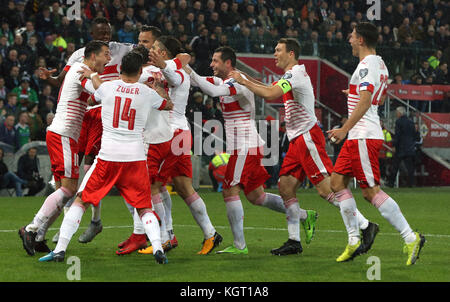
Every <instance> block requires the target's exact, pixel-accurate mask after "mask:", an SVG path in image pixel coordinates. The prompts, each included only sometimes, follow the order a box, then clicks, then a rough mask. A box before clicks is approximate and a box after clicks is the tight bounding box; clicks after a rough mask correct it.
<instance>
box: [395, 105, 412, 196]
mask: <svg viewBox="0 0 450 302" xmlns="http://www.w3.org/2000/svg"><path fill="white" fill-rule="evenodd" d="M396 116H397V120H396V122H395V135H394V142H393V145H394V147H395V149H394V150H395V151H394V157H393V164H392V174H391V175H390V179H389V183H388V186H390V187H393V186H394V182H395V178H396V176H397V172H398V171H399V168H400V164H401V163H402V162H403V163H404V165H405V166H406V170H407V185H408V187H412V186H414V185H415V176H414V170H415V169H414V167H415V165H414V159H415V138H416V129H415V126H414V122H413V121H412V120H410V119H409V118H408V117H407V116H406V109H405V107H403V106H399V107H397V109H396Z"/></svg>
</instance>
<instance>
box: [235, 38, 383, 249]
mask: <svg viewBox="0 0 450 302" xmlns="http://www.w3.org/2000/svg"><path fill="white" fill-rule="evenodd" d="M299 54H300V45H299V43H298V41H297V40H295V39H289V38H283V39H280V40H279V41H278V44H277V45H276V47H275V53H274V56H275V59H276V64H277V66H278V67H280V68H282V69H283V70H284V71H285V74H284V75H283V76H282V78H281V79H280V80H279V81H278V82H276V83H274V85H272V86H266V85H264V84H263V83H260V82H258V81H256V80H254V79H251V78H249V79H246V78H244V77H242V76H241V74H240V73H239V72H237V71H234V72H232V73H231V75H230V76H231V77H233V78H234V79H235V80H236V81H237V82H238V83H240V84H242V85H245V86H246V87H247V88H248V89H250V90H251V91H252V92H254V93H255V94H256V95H259V96H261V97H263V98H265V99H269V100H270V99H277V98H280V97H283V103H284V106H285V111H286V116H285V121H286V132H287V135H288V138H289V149H288V152H287V154H286V157H285V158H284V161H283V165H282V167H281V170H280V180H279V184H278V186H279V191H280V195H281V197H282V198H283V201H284V204H285V207H286V212H287V216H288V219H287V221H288V233H289V239H288V241H286V242H285V243H284V244H283V245H282V246H281V247H280V248H278V249H273V250H272V253H273V254H274V255H288V254H291V253H296V252H297V251H299V250H301V244H300V230H299V223H298V221H299V219H300V220H301V221H303V220H305V222H304V226H305V231H307V237H306V242H307V243H308V242H309V241H310V240H311V238H312V236H313V235H314V229H315V219H316V217H315V216H314V215H313V214H315V213H314V212H308V211H305V210H302V209H301V208H300V207H299V205H298V199H297V197H296V192H297V189H298V187H299V185H300V184H301V183H302V182H303V180H304V179H305V177H308V179H309V180H310V181H311V182H312V183H313V184H314V186H315V187H316V190H317V192H318V193H319V195H320V197H322V198H323V199H325V200H327V201H328V202H330V203H331V204H333V205H335V206H339V204H338V203H337V202H336V200H335V196H334V193H333V192H332V191H331V188H330V175H331V171H332V169H333V164H332V162H331V160H330V158H329V157H328V155H327V153H326V151H325V138H324V135H323V134H322V131H321V129H320V128H319V126H318V125H317V118H316V115H315V111H314V92H313V87H312V84H311V80H310V78H309V75H308V73H307V72H306V69H305V66H304V65H299V64H298V56H299ZM356 215H357V216H356V217H357V220H358V222H359V223H360V226H361V229H362V230H363V238H364V240H366V241H367V246H369V245H371V244H372V242H373V240H374V238H375V235H376V233H377V232H378V225H376V224H374V223H371V222H369V221H368V220H367V219H366V218H365V217H364V216H362V214H361V213H359V211H356ZM308 234H309V236H308Z"/></svg>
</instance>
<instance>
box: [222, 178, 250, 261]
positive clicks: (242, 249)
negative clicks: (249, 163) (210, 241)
mask: <svg viewBox="0 0 450 302" xmlns="http://www.w3.org/2000/svg"><path fill="white" fill-rule="evenodd" d="M239 192H240V187H239V185H234V186H231V187H228V186H226V187H225V188H224V189H223V191H222V195H223V198H224V201H225V206H226V209H227V218H228V222H229V223H230V228H231V233H232V234H233V239H234V240H233V245H231V246H229V247H227V248H225V249H224V250H221V251H218V252H217V254H222V253H224V254H236V255H237V254H248V249H247V244H246V243H245V236H244V209H243V207H242V202H241V199H240V197H239Z"/></svg>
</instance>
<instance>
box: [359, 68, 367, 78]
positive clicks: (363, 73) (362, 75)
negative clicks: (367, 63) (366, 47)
mask: <svg viewBox="0 0 450 302" xmlns="http://www.w3.org/2000/svg"><path fill="white" fill-rule="evenodd" d="M368 73H369V69H367V68H364V69H360V70H359V77H360V78H361V79H364V77H365V76H366V75H367V74H368Z"/></svg>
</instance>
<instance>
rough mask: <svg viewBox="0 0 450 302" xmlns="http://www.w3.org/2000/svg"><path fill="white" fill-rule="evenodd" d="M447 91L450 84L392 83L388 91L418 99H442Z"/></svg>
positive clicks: (449, 89)
mask: <svg viewBox="0 0 450 302" xmlns="http://www.w3.org/2000/svg"><path fill="white" fill-rule="evenodd" d="M447 91H450V85H400V84H390V85H389V86H388V92H389V93H392V94H393V95H395V96H397V97H399V98H401V99H405V100H416V101H433V100H442V99H444V97H445V94H446V93H447Z"/></svg>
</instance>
